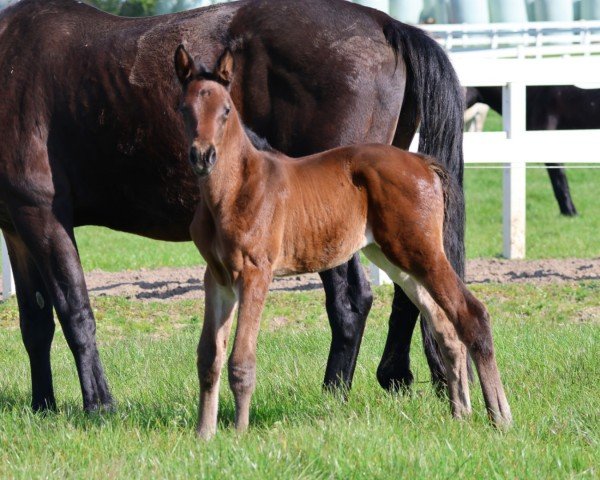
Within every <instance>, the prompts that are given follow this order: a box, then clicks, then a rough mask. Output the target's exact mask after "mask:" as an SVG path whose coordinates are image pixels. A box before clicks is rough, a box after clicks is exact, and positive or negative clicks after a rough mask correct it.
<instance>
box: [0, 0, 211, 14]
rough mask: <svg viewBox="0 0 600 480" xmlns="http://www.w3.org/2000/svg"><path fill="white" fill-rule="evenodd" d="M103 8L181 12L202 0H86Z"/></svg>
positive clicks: (135, 12) (146, 12) (150, 12)
mask: <svg viewBox="0 0 600 480" xmlns="http://www.w3.org/2000/svg"><path fill="white" fill-rule="evenodd" d="M0 1H2V0H0ZM86 1H87V2H88V3H90V4H91V5H94V6H96V7H98V8H100V9H101V10H104V11H106V12H109V13H113V14H115V15H123V16H127V17H141V16H146V15H158V14H161V13H172V12H180V11H182V10H187V9H190V8H195V7H200V6H201V5H202V4H204V3H205V2H203V1H201V0H86Z"/></svg>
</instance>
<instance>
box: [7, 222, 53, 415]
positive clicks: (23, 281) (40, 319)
mask: <svg viewBox="0 0 600 480" xmlns="http://www.w3.org/2000/svg"><path fill="white" fill-rule="evenodd" d="M4 237H5V239H6V245H7V248H8V254H9V256H10V261H11V264H12V267H13V274H14V277H15V285H16V289H17V303H18V305H19V324H20V327H21V337H22V338H23V343H24V345H25V349H26V350H27V355H28V356H29V363H30V367H31V394H32V402H31V406H32V408H33V410H35V411H40V410H46V409H49V410H55V409H56V400H55V398H54V389H53V387H52V370H51V367H50V346H51V344H52V339H53V338H54V318H53V313H52V302H51V300H50V295H49V294H48V290H47V289H46V286H45V285H44V282H43V280H42V277H41V276H40V273H39V272H38V270H37V267H36V266H35V264H34V262H33V259H32V257H31V255H30V254H29V251H28V250H27V248H26V247H25V245H24V244H23V242H22V241H21V239H19V237H18V236H17V235H16V234H15V233H9V232H8V231H4Z"/></svg>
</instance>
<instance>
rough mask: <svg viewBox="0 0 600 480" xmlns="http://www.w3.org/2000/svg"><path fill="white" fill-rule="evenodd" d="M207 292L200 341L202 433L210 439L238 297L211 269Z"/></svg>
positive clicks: (206, 280) (205, 282) (200, 431)
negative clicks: (218, 280) (220, 281)
mask: <svg viewBox="0 0 600 480" xmlns="http://www.w3.org/2000/svg"><path fill="white" fill-rule="evenodd" d="M204 292H205V296H206V298H205V310H204V326H203V327H202V335H201V336H200V342H199V343H198V378H199V380H200V405H199V410H198V435H200V436H201V437H202V438H204V439H209V438H210V437H212V436H213V435H214V434H215V433H216V431H217V412H218V407H219V384H220V379H221V369H222V367H223V360H224V359H225V354H226V350H227V340H228V339H229V333H230V332H231V324H232V319H233V313H234V311H235V307H236V305H237V297H236V294H235V292H234V290H233V289H232V288H231V287H225V286H222V285H219V284H218V283H217V282H216V281H215V278H214V277H213V275H212V274H211V273H210V269H208V268H207V269H206V273H205V275H204Z"/></svg>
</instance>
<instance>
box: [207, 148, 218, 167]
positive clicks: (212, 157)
mask: <svg viewBox="0 0 600 480" xmlns="http://www.w3.org/2000/svg"><path fill="white" fill-rule="evenodd" d="M205 158H206V165H207V166H209V167H212V166H214V164H215V163H216V162H217V151H216V150H215V147H213V146H212V145H211V146H210V147H209V149H208V151H207V152H206V157H205Z"/></svg>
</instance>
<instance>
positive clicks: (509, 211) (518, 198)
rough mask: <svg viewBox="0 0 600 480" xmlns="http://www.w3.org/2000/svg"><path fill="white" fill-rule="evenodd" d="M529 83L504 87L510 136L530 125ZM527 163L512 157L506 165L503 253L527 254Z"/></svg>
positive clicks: (504, 113)
mask: <svg viewBox="0 0 600 480" xmlns="http://www.w3.org/2000/svg"><path fill="white" fill-rule="evenodd" d="M525 95H526V87H525V84H524V83H521V82H511V83H509V84H508V85H506V86H505V87H503V89H502V117H503V122H504V130H505V131H506V135H507V137H508V138H509V139H516V138H519V136H520V135H523V133H525V128H526V122H525V120H526V102H525ZM525 167H526V163H525V160H524V159H523V158H522V157H517V158H516V159H510V163H507V164H506V165H505V168H504V179H503V189H504V213H503V224H504V225H503V234H504V248H503V255H504V257H506V258H510V259H518V258H525V203H526V202H525V196H526V193H525V184H526V169H525Z"/></svg>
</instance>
